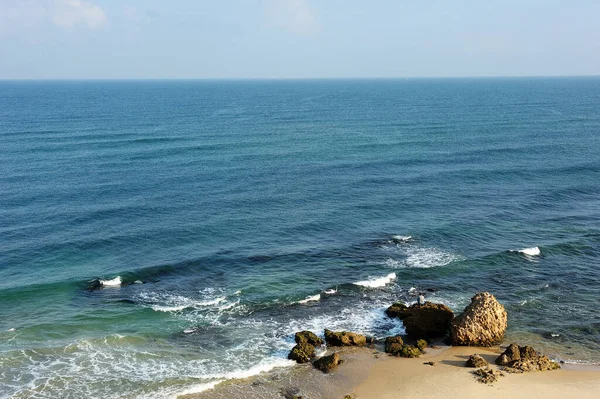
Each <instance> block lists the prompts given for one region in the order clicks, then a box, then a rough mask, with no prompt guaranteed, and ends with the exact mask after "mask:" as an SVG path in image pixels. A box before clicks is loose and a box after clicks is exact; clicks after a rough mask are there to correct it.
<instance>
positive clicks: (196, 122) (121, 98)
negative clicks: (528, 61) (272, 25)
mask: <svg viewBox="0 0 600 399" xmlns="http://www.w3.org/2000/svg"><path fill="white" fill-rule="evenodd" d="M536 247H537V249H536ZM526 248H529V250H527V251H524V252H519V250H523V249H526ZM538 250H539V253H538ZM90 287H91V288H97V289H91V290H90ZM419 291H424V292H426V294H427V295H426V298H427V299H428V300H431V301H437V302H443V303H445V304H447V305H449V306H450V307H451V308H452V309H453V310H454V311H455V312H460V311H461V310H462V309H463V308H464V306H466V305H467V304H468V303H469V299H470V297H471V296H473V295H474V294H475V293H476V292H478V291H489V292H491V293H493V294H494V295H496V297H497V298H498V299H499V300H500V302H502V303H503V304H504V305H505V307H506V309H507V311H508V314H509V327H508V331H507V341H511V340H518V341H519V342H520V343H529V344H533V345H535V346H536V348H538V349H541V350H543V351H544V352H546V353H548V354H550V355H551V356H552V357H554V358H556V359H562V360H565V361H568V362H583V363H600V312H599V311H598V309H600V78H519V79H410V80H404V79H399V80H315V81H43V82H36V81H22V82H10V81H4V82H0V397H2V398H5V397H8V398H78V399H79V398H95V399H97V398H132V399H135V398H174V397H177V396H178V395H181V394H184V393H192V392H200V391H202V390H204V389H207V388H209V387H211V386H214V385H215V384H216V383H217V382H219V381H223V380H227V379H232V378H240V377H245V376H250V375H253V374H256V373H258V372H260V371H265V370H270V369H273V368H274V367H291V366H293V364H292V363H291V362H290V361H288V360H287V359H286V355H287V352H288V351H289V349H290V348H291V347H292V345H293V335H292V334H293V333H294V332H295V331H297V330H301V329H311V330H313V331H316V332H319V333H320V334H322V329H323V328H330V329H333V330H337V329H349V330H352V331H357V332H362V333H368V334H371V335H374V336H376V337H384V336H387V335H390V334H397V333H400V332H402V331H403V327H402V324H401V323H400V322H396V321H393V320H390V319H388V318H386V317H385V315H384V313H383V310H384V309H385V308H386V307H387V306H389V305H390V304H391V303H392V302H394V301H397V300H400V301H404V302H406V303H411V302H413V301H414V300H415V294H416V293H417V292H419Z"/></svg>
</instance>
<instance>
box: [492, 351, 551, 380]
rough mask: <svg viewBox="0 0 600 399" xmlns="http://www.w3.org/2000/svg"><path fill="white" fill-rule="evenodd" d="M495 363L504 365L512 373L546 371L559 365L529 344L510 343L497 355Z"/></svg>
mask: <svg viewBox="0 0 600 399" xmlns="http://www.w3.org/2000/svg"><path fill="white" fill-rule="evenodd" d="M496 364H498V365H500V366H505V370H506V371H509V372H512V373H523V372H528V371H548V370H556V369H559V368H560V365H559V364H558V363H556V362H554V361H552V360H550V359H549V358H548V356H544V355H539V354H538V353H537V352H536V351H535V349H533V348H532V347H531V346H518V345H517V344H511V345H509V346H508V348H506V350H505V351H504V352H503V353H502V354H501V355H500V356H498V358H497V359H496Z"/></svg>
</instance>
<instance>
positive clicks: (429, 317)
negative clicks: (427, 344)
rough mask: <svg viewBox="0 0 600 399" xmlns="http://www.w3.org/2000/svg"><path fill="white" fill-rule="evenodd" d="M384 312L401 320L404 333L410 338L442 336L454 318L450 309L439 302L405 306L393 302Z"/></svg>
mask: <svg viewBox="0 0 600 399" xmlns="http://www.w3.org/2000/svg"><path fill="white" fill-rule="evenodd" d="M385 313H386V314H387V315H388V316H389V317H398V318H399V319H400V320H402V323H403V324H404V328H405V329H406V334H407V335H408V336H409V337H412V338H435V337H443V336H445V335H446V333H447V332H448V328H449V326H450V321H451V320H452V319H453V318H454V313H452V309H450V308H449V307H448V306H446V305H444V304H441V303H433V302H425V304H424V305H419V304H413V305H411V306H406V305H404V304H402V303H395V304H393V305H392V306H390V307H389V308H388V309H387V310H386V311H385Z"/></svg>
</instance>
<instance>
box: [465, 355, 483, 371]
mask: <svg viewBox="0 0 600 399" xmlns="http://www.w3.org/2000/svg"><path fill="white" fill-rule="evenodd" d="M465 366H467V367H476V368H479V367H488V366H489V363H488V362H487V361H486V360H485V359H484V358H482V357H481V356H480V355H478V354H476V353H475V354H474V355H471V356H469V359H468V360H467V363H466V364H465Z"/></svg>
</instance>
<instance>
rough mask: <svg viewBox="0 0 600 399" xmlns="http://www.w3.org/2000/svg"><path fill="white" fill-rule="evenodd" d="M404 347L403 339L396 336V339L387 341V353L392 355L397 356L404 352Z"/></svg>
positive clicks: (388, 338) (389, 338)
mask: <svg viewBox="0 0 600 399" xmlns="http://www.w3.org/2000/svg"><path fill="white" fill-rule="evenodd" d="M403 346H404V341H403V340H402V337H401V336H399V335H396V336H394V337H387V338H386V339H385V353H389V354H391V355H396V354H397V353H398V352H400V351H401V350H402V347H403Z"/></svg>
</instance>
